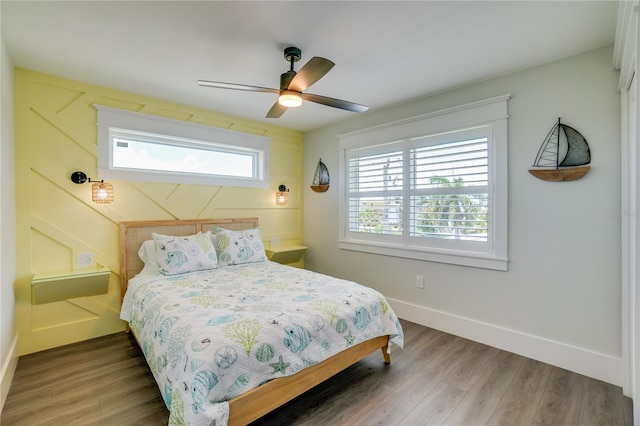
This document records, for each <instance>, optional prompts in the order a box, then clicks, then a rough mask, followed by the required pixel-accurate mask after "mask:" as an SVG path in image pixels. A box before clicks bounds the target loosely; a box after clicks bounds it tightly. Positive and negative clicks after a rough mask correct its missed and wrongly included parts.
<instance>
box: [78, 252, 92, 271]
mask: <svg viewBox="0 0 640 426" xmlns="http://www.w3.org/2000/svg"><path fill="white" fill-rule="evenodd" d="M93 263H94V260H93V253H78V254H77V255H76V266H77V267H79V268H83V267H86V266H93Z"/></svg>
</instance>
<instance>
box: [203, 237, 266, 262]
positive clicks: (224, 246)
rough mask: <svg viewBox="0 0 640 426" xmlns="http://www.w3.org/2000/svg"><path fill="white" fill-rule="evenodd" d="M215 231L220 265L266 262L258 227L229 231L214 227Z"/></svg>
mask: <svg viewBox="0 0 640 426" xmlns="http://www.w3.org/2000/svg"><path fill="white" fill-rule="evenodd" d="M215 232H216V249H217V252H218V264H219V265H220V266H227V265H240V264H242V263H253V262H266V261H267V260H268V259H267V254H266V253H265V251H264V244H263V243H262V237H261V236H260V229H259V228H254V229H245V230H244V231H231V230H229V229H223V228H218V227H216V228H215Z"/></svg>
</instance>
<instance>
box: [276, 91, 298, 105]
mask: <svg viewBox="0 0 640 426" xmlns="http://www.w3.org/2000/svg"><path fill="white" fill-rule="evenodd" d="M278 103H279V104H280V105H282V106H285V107H289V108H292V107H299V106H300V105H302V97H301V96H300V94H299V93H297V92H293V91H291V90H285V91H282V92H281V93H280V97H279V98H278Z"/></svg>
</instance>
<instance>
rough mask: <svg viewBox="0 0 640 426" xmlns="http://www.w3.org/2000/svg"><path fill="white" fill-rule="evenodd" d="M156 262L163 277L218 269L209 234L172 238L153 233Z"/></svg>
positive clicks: (214, 250)
mask: <svg viewBox="0 0 640 426" xmlns="http://www.w3.org/2000/svg"><path fill="white" fill-rule="evenodd" d="M151 235H152V236H153V241H154V243H155V246H156V260H157V261H158V263H159V264H160V273H161V274H163V275H176V274H184V273H186V272H193V271H201V270H204V269H213V268H217V267H218V256H217V255H216V249H215V247H214V246H213V242H212V241H211V232H210V231H207V233H205V234H203V233H202V232H198V233H197V234H196V235H188V236H179V237H177V236H172V235H161V234H156V233H153V234H151Z"/></svg>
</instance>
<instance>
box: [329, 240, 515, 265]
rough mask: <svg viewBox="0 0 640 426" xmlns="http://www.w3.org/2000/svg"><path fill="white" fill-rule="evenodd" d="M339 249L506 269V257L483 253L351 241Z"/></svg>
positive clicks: (342, 243)
mask: <svg viewBox="0 0 640 426" xmlns="http://www.w3.org/2000/svg"><path fill="white" fill-rule="evenodd" d="M339 248H340V249H341V250H350V251H359V252H364V253H372V254H380V255H383V256H393V257H403V258H406V259H415V260H426V261H429V262H438V263H448V264H452V265H459V266H469V267H473V268H482V269H492V270H496V271H507V268H508V263H509V260H508V259H507V258H502V257H497V256H490V255H486V254H483V253H469V252H460V251H454V250H438V251H436V250H429V251H427V250H415V249H411V248H400V247H397V246H396V247H392V246H387V245H382V244H371V243H362V242H353V241H340V242H339Z"/></svg>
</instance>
